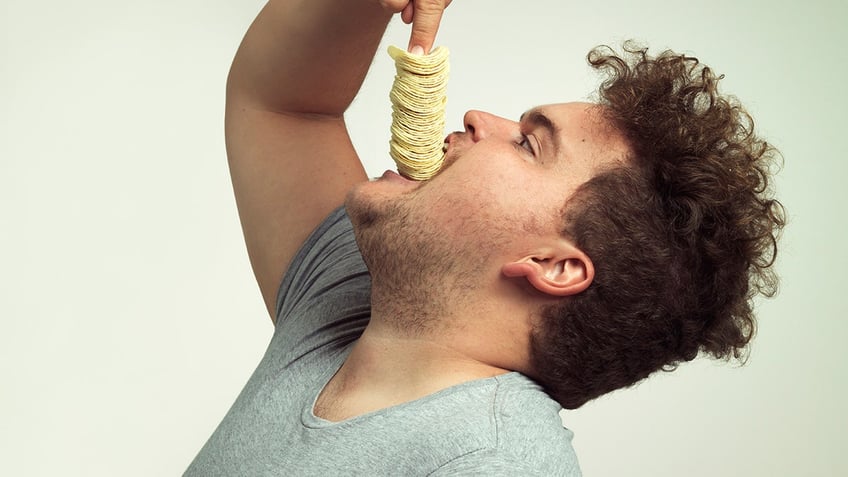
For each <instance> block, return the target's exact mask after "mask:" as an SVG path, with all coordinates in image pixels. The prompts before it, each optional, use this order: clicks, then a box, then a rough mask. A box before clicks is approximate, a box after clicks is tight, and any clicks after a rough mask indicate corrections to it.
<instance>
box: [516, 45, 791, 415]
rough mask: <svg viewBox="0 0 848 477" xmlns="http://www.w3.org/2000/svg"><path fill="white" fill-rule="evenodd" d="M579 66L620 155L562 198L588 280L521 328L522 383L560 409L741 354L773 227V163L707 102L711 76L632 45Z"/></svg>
mask: <svg viewBox="0 0 848 477" xmlns="http://www.w3.org/2000/svg"><path fill="white" fill-rule="evenodd" d="M588 61H589V63H590V64H591V65H592V67H594V68H595V69H596V70H599V71H600V72H601V73H602V74H603V75H605V77H606V79H605V81H603V83H602V84H601V86H600V89H599V93H600V101H599V103H600V104H601V105H603V106H605V108H604V110H605V113H604V114H605V116H606V119H607V120H608V121H609V123H610V124H611V125H613V126H614V127H615V128H616V129H618V130H619V131H620V132H621V133H622V134H623V135H624V136H625V137H626V139H627V140H628V141H629V143H630V146H631V150H632V157H630V158H629V159H630V160H629V161H628V162H629V164H628V166H626V167H618V168H615V169H612V170H608V171H605V172H603V173H601V174H599V175H597V176H596V177H594V178H593V179H591V180H590V181H588V182H587V183H585V184H584V185H583V186H582V187H581V188H580V189H579V190H578V191H577V192H576V193H575V194H574V195H573V196H572V197H571V198H570V199H569V201H568V203H567V207H566V208H565V212H564V215H565V217H564V221H565V224H566V226H565V230H564V231H563V233H564V235H565V236H567V237H569V238H570V239H572V240H573V241H575V243H576V244H577V246H578V247H580V248H581V249H582V250H583V251H584V252H586V253H587V254H588V255H589V257H591V259H592V261H593V263H594V266H595V278H594V281H593V283H592V284H591V285H590V286H589V288H588V289H587V290H586V291H584V292H583V293H580V294H578V295H575V296H572V297H568V298H566V299H564V300H563V301H562V302H561V303H560V304H558V305H556V306H552V307H549V308H547V309H545V310H544V311H543V313H542V315H541V319H539V320H538V323H536V326H535V328H534V330H533V332H532V334H531V360H532V366H533V369H534V373H535V374H536V375H535V376H534V378H536V379H537V380H538V381H539V382H540V383H541V384H542V385H543V386H544V387H545V388H546V390H547V391H548V393H549V394H550V395H551V396H552V397H553V398H554V399H556V400H557V401H559V402H560V404H562V406H563V407H565V408H568V409H574V408H577V407H580V406H582V405H583V404H584V403H586V402H587V401H589V400H591V399H594V398H596V397H598V396H600V395H602V394H605V393H607V392H609V391H612V390H615V389H618V388H622V387H626V386H630V385H632V384H634V383H636V382H638V381H640V380H642V379H643V378H645V377H647V376H648V375H650V374H651V373H653V372H655V371H657V370H660V369H665V370H672V369H675V368H676V367H677V365H678V364H680V363H681V362H684V361H690V360H692V359H694V358H695V357H696V356H697V355H698V354H699V353H701V352H703V353H704V354H707V355H710V356H713V357H715V358H725V359H732V358H733V359H744V357H745V355H746V354H745V351H746V349H747V345H748V343H749V341H750V340H751V338H752V336H753V334H754V332H755V328H756V322H755V319H754V314H753V303H752V300H753V298H754V297H755V296H756V295H757V294H763V295H766V296H773V295H774V294H775V293H776V291H777V276H776V274H775V272H774V269H773V267H772V265H773V264H774V260H775V255H776V252H777V239H778V236H779V233H780V230H781V228H782V227H783V225H784V223H785V219H784V211H783V207H782V205H781V204H780V202H778V201H777V200H775V199H774V197H773V193H772V190H771V188H770V184H769V178H770V177H771V175H772V173H773V172H774V168H775V166H776V165H777V163H778V162H779V159H780V155H779V153H778V152H777V151H776V150H775V149H774V148H773V147H772V146H771V145H769V144H768V143H767V142H766V141H764V140H762V139H761V138H759V137H758V136H757V135H755V134H754V123H753V120H752V118H751V116H750V115H749V114H748V113H747V112H746V111H745V109H744V108H743V107H742V106H741V105H740V104H739V103H738V101H737V100H736V99H735V98H733V97H727V96H722V95H720V94H719V92H718V83H719V81H720V80H721V79H722V78H723V76H717V75H716V74H714V73H713V71H712V70H711V69H710V68H709V67H707V66H704V65H701V64H700V63H699V61H698V59H697V58H694V57H689V56H685V55H681V54H677V53H674V52H672V51H665V52H663V53H661V54H660V55H658V56H656V57H651V56H649V54H648V52H647V49H645V48H641V47H638V46H634V44H632V43H625V45H624V54H623V55H622V56H617V54H616V53H615V51H614V50H612V49H611V48H609V47H606V46H603V47H598V48H595V49H593V50H592V51H591V52H590V53H589V55H588Z"/></svg>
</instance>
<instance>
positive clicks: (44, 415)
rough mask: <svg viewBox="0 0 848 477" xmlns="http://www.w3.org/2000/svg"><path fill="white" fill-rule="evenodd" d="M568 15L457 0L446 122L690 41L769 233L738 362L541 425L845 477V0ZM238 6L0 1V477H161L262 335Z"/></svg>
mask: <svg viewBox="0 0 848 477" xmlns="http://www.w3.org/2000/svg"><path fill="white" fill-rule="evenodd" d="M590 3H595V2H574V1H569V2H567V1H563V0H549V1H524V2H517V1H506V0H497V1H495V0H490V1H485V2H484V1H482V0H456V1H455V2H454V5H453V6H451V8H450V9H449V11H448V13H447V16H446V18H445V21H444V23H443V29H442V32H441V33H440V36H439V40H438V42H437V44H444V45H447V46H449V47H450V48H451V50H452V78H451V84H450V90H449V107H448V116H449V120H448V127H449V128H450V129H458V128H460V127H461V117H462V113H463V112H464V111H465V110H466V109H469V108H480V109H486V110H489V111H492V112H494V113H496V114H501V115H505V116H510V117H517V115H518V114H519V113H520V112H521V111H523V110H524V109H526V108H528V107H530V106H533V105H537V104H540V103H547V102H554V101H563V100H565V101H567V100H580V99H584V98H586V97H588V95H589V94H590V93H591V92H592V91H593V90H594V88H595V83H594V80H593V78H594V77H593V76H592V73H591V71H590V69H589V67H588V66H586V63H585V59H584V58H585V54H586V52H587V51H588V50H589V49H590V48H591V47H592V46H595V45H597V44H601V43H612V44H619V43H620V42H621V41H622V40H624V39H627V38H635V39H640V40H643V41H646V42H647V43H648V44H650V45H651V46H652V47H653V48H657V49H659V48H666V47H670V48H674V49H677V50H679V51H683V52H688V53H694V54H697V55H698V56H699V57H700V58H701V59H702V60H703V61H704V62H706V63H707V64H710V65H712V66H714V67H715V68H716V69H717V70H718V71H719V72H723V73H726V75H727V78H726V80H725V81H724V83H723V84H724V91H726V92H731V93H734V94H736V95H737V96H739V97H740V98H741V99H742V100H743V102H745V103H746V104H747V105H748V106H749V109H750V110H751V111H752V113H753V114H754V116H755V118H756V119H757V120H758V126H759V128H760V131H761V132H762V133H763V134H764V135H765V136H766V137H768V138H770V139H771V140H772V141H773V142H774V144H776V145H777V146H778V147H779V148H780V149H781V150H782V151H783V153H784V156H785V167H784V169H783V171H782V173H781V175H780V176H779V180H778V186H779V191H780V197H781V198H782V200H783V202H784V204H785V205H786V207H787V209H788V211H789V218H790V226H789V227H788V228H787V231H786V234H785V239H784V241H783V248H782V252H781V254H780V260H779V270H780V271H781V273H782V276H783V286H782V291H781V293H780V295H779V296H778V297H777V298H776V299H774V300H770V301H767V302H764V303H763V305H762V306H761V307H760V317H761V321H760V331H759V335H758V337H757V339H756V341H755V346H754V350H753V353H752V356H751V359H750V361H749V363H748V365H747V366H745V367H741V368H739V367H732V366H725V365H719V364H715V363H713V362H710V361H701V362H696V363H692V364H688V365H684V366H683V367H681V369H679V370H678V371H677V372H675V373H671V374H666V375H662V376H657V377H655V378H653V379H651V380H649V381H647V382H645V383H644V384H642V385H640V386H638V387H637V388H635V389H631V390H626V391H621V392H616V393H614V394H612V395H610V396H608V397H605V398H602V399H600V400H598V401H596V402H593V403H590V404H588V405H586V406H585V407H584V408H582V409H580V410H578V411H573V412H568V413H564V416H563V417H564V420H565V422H566V424H567V425H568V426H569V427H570V428H572V429H573V430H574V431H575V433H576V438H575V441H574V445H575V447H576V449H577V452H578V455H579V457H580V459H581V463H582V466H583V469H584V473H585V474H586V475H587V476H608V475H632V476H678V475H688V476H713V475H727V476H737V475H738V476H763V477H765V476H768V477H771V476H775V475H816V476H837V475H848V464H846V460H845V459H844V458H842V457H843V456H841V455H840V453H842V452H844V451H843V448H844V442H845V438H844V430H845V429H846V424H848V422H846V417H845V413H844V412H842V411H843V409H842V408H843V405H844V403H846V402H848V386H846V359H845V358H844V351H843V349H842V348H843V345H844V342H845V340H846V334H848V325H846V318H848V316H846V311H848V310H846V305H845V301H844V296H842V295H841V294H842V293H843V292H844V291H843V289H844V288H845V285H846V280H845V278H844V273H845V270H846V269H848V263H847V262H848V260H846V258H848V254H846V250H845V245H844V243H845V241H844V240H845V239H844V236H845V232H846V230H845V225H844V222H845V219H846V214H845V211H844V208H843V207H844V204H845V203H846V201H848V194H846V186H845V181H844V180H843V179H844V177H845V176H846V174H848V166H846V164H845V161H844V160H843V158H842V155H843V150H844V145H843V143H844V140H845V138H846V134H845V128H846V126H848V122H846V120H845V119H844V116H843V114H844V112H845V111H846V110H847V109H848V101H846V93H845V86H844V83H845V78H846V73H848V68H846V66H845V61H846V59H848V58H846V55H845V52H844V51H845V50H844V46H845V44H846V41H848V35H846V33H845V32H846V29H845V27H844V21H845V19H846V18H848V8H846V3H845V2H843V1H841V0H811V1H807V2H803V3H800V2H792V3H797V5H794V6H781V4H782V3H787V2H775V1H773V0H769V1H765V0H750V1H744V0H741V1H740V0H733V1H731V0H717V1H712V2H679V1H675V2H672V1H660V0H644V1H642V2H633V1H622V0H611V1H609V2H601V3H598V4H595V5H590ZM261 5H262V1H261V0H249V1H243V2H237V1H234V0H204V1H200V0H148V1H146V2H115V1H106V0H78V1H75V2H65V1H58V0H45V1H40V2H34V1H29V0H2V12H0V19H2V20H0V21H2V28H0V32H2V33H0V34H2V35H3V39H2V50H1V51H2V58H0V60H2V61H0V72H2V74H0V111H2V127H0V179H2V184H3V185H2V187H0V224H2V233H0V267H2V268H0V270H2V273H0V316H2V330H0V386H2V387H0V474H2V475H15V476H18V475H79V476H107V475H108V476H111V475H123V476H134V475H138V476H151V475H178V474H180V473H181V472H182V471H183V469H184V468H185V467H186V466H187V465H188V463H189V462H190V461H191V459H192V458H193V457H194V455H195V454H196V453H197V451H198V450H199V448H200V447H201V446H202V445H203V443H204V442H205V440H206V438H207V437H208V436H209V435H210V433H211V432H212V431H213V429H214V428H215V426H216V425H217V424H218V422H219V421H220V419H221V417H222V416H223V415H224V413H225V412H226V411H227V409H228V408H229V406H230V404H231V403H232V402H233V400H234V399H235V397H236V395H237V394H238V392H239V391H240V390H241V387H242V385H243V384H244V383H245V381H246V380H247V378H248V376H249V375H250V373H251V372H252V371H253V368H254V367H255V365H256V364H257V363H258V361H259V359H260V357H261V355H262V353H263V352H264V348H265V346H266V344H267V341H268V339H269V337H270V334H271V323H270V321H269V320H268V318H267V316H266V315H265V312H264V309H263V306H262V303H261V300H260V298H259V293H258V291H257V288H256V286H255V284H254V281H253V277H252V275H251V272H250V268H249V264H248V261H247V255H246V253H245V251H244V247H243V244H242V238H241V232H240V229H239V223H238V219H237V215H236V209H235V205H234V200H233V197H232V191H231V189H230V184H229V179H228V175H227V167H226V159H225V153H224V146H223V127H222V116H223V108H224V96H223V93H224V84H225V79H226V75H227V71H228V69H229V64H230V61H231V59H232V56H233V54H234V52H235V49H236V48H237V46H238V43H239V41H240V39H241V37H242V35H243V34H244V31H245V30H246V29H247V27H248V25H249V23H250V22H251V21H252V19H253V18H254V16H255V15H256V13H257V12H258V11H259V9H260V7H261ZM707 5H709V6H707ZM407 35H408V30H407V28H406V27H405V26H403V25H402V24H400V23H399V22H398V23H395V24H393V26H392V27H391V28H390V31H389V33H388V35H387V37H386V40H385V43H386V44H388V43H394V44H400V45H402V46H403V45H405V44H406V41H407ZM383 51H384V49H383V50H381V53H380V54H379V55H378V57H377V59H376V61H375V63H374V67H373V69H372V71H371V73H370V75H369V78H368V80H367V81H366V84H365V90H364V92H363V94H362V95H361V96H360V97H359V98H358V99H357V100H356V102H355V103H354V106H353V108H352V110H351V113H350V117H351V120H350V124H351V129H352V134H353V136H354V142H355V144H356V146H357V148H358V149H359V151H360V154H361V156H362V157H363V158H365V160H366V161H367V162H366V164H367V169H368V171H369V173H370V174H372V175H377V174H379V173H381V172H382V171H383V170H384V169H386V168H388V167H390V165H391V163H390V160H389V159H388V155H387V141H388V124H389V101H388V97H387V95H388V90H389V86H390V83H391V77H392V74H393V69H392V65H391V63H390V61H389V59H388V56H387V55H386V54H384V53H383Z"/></svg>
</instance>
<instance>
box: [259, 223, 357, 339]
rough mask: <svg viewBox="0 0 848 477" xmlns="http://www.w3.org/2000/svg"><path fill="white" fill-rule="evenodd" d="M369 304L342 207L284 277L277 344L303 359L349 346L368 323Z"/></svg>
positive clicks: (307, 243)
mask: <svg viewBox="0 0 848 477" xmlns="http://www.w3.org/2000/svg"><path fill="white" fill-rule="evenodd" d="M370 301H371V278H370V275H369V274H368V269H367V268H366V267H365V263H364V262H363V260H362V255H361V254H360V253H359V248H358V247H357V245H356V241H355V239H354V236H353V226H352V225H351V223H350V219H349V218H348V216H347V213H346V212H345V209H344V208H343V207H341V208H339V209H336V210H335V211H334V212H333V213H331V214H330V215H329V216H328V217H327V218H326V219H325V220H324V222H322V223H321V224H320V225H319V226H318V227H317V228H316V229H315V230H314V231H313V232H312V234H311V235H310V236H309V237H308V238H307V239H306V241H305V242H304V244H303V245H302V246H301V248H300V250H299V251H298V252H297V254H295V256H294V258H293V259H292V262H291V264H290V265H289V268H288V271H287V272H286V274H285V276H284V277H283V281H282V283H281V284H280V288H279V290H278V292H277V300H276V313H277V320H276V325H275V331H274V335H275V340H277V339H280V340H282V341H283V343H282V345H283V346H284V347H285V348H288V351H293V350H295V349H299V350H300V351H301V353H305V352H308V351H310V350H313V349H315V348H317V347H321V346H324V345H327V344H328V343H332V342H333V341H336V342H338V344H341V345H343V344H346V343H349V342H350V341H353V340H355V339H356V338H358V337H359V335H360V334H361V333H362V330H363V329H364V327H365V325H366V324H367V323H368V319H369V317H370V314H371V307H370ZM301 353H298V354H301Z"/></svg>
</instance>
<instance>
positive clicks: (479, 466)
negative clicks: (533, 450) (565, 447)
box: [430, 449, 581, 477]
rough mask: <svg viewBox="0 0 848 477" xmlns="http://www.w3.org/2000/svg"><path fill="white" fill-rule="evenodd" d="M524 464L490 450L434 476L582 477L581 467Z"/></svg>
mask: <svg viewBox="0 0 848 477" xmlns="http://www.w3.org/2000/svg"><path fill="white" fill-rule="evenodd" d="M551 464H552V463H551V462H524V461H521V460H519V459H517V458H516V457H514V456H511V455H510V454H508V453H505V452H503V451H499V450H497V449H486V450H480V451H477V452H471V453H469V454H466V455H463V456H461V457H457V458H456V459H454V460H452V461H450V462H448V463H446V464H445V465H443V466H441V467H439V468H438V469H436V471H434V472H433V473H432V474H430V475H431V476H433V477H446V476H458V475H479V476H489V477H514V476H516V475H521V476H538V477H581V473H580V468H579V467H578V466H576V465H570V464H567V463H563V462H558V463H557V464H558V465H551ZM563 464H565V465H563Z"/></svg>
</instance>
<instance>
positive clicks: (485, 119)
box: [463, 110, 517, 142]
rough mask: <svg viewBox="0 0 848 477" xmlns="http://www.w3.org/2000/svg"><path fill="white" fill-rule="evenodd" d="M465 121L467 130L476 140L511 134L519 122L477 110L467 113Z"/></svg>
mask: <svg viewBox="0 0 848 477" xmlns="http://www.w3.org/2000/svg"><path fill="white" fill-rule="evenodd" d="M463 121H464V122H465V131H466V132H467V133H468V134H469V135H470V136H471V139H473V140H474V142H478V141H482V140H483V139H488V138H491V137H496V136H498V135H504V136H511V134H512V129H515V125H516V124H517V123H515V122H513V121H510V120H508V119H505V118H502V117H500V116H495V115H494V114H489V113H486V112H483V111H475V110H471V111H468V112H467V113H465V117H464V119H463Z"/></svg>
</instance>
